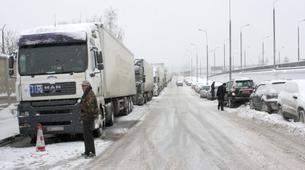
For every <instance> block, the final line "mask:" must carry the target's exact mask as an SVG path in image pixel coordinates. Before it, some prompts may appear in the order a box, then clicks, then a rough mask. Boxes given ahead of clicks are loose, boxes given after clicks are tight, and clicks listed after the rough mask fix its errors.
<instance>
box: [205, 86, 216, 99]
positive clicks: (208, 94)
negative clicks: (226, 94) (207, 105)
mask: <svg viewBox="0 0 305 170" xmlns="http://www.w3.org/2000/svg"><path fill="white" fill-rule="evenodd" d="M218 87H219V86H218V85H215V96H214V99H217V95H216V94H217V89H218ZM207 99H208V100H213V98H212V92H211V88H210V89H209V91H208V92H207Z"/></svg>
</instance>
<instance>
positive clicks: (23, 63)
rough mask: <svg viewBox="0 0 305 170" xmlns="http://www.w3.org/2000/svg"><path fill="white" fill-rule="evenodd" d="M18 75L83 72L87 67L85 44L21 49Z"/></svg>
mask: <svg viewBox="0 0 305 170" xmlns="http://www.w3.org/2000/svg"><path fill="white" fill-rule="evenodd" d="M18 63H19V66H18V67H19V73H20V75H43V74H60V73H71V72H83V71H85V69H86V66H87V46H86V44H84V43H82V44H71V45H56V46H54V45H53V46H39V47H36V46H35V47H21V48H20V49H19V62H18Z"/></svg>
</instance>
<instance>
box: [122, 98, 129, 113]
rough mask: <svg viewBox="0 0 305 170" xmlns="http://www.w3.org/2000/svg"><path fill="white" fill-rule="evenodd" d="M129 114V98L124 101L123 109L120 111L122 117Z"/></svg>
mask: <svg viewBox="0 0 305 170" xmlns="http://www.w3.org/2000/svg"><path fill="white" fill-rule="evenodd" d="M129 112H130V99H129V97H127V98H125V99H124V109H123V110H122V111H121V115H122V116H127V115H128V114H129Z"/></svg>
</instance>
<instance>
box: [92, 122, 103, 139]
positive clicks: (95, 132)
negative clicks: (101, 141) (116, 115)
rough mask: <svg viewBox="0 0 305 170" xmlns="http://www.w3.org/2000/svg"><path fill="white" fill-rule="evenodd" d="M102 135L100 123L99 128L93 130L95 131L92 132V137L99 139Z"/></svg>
mask: <svg viewBox="0 0 305 170" xmlns="http://www.w3.org/2000/svg"><path fill="white" fill-rule="evenodd" d="M102 134H103V125H102V123H101V124H100V126H99V128H97V129H95V130H94V131H93V136H94V137H100V136H102Z"/></svg>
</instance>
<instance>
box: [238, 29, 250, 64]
mask: <svg viewBox="0 0 305 170" xmlns="http://www.w3.org/2000/svg"><path fill="white" fill-rule="evenodd" d="M249 26H250V24H246V25H243V26H241V27H240V70H242V69H243V29H244V28H246V27H249Z"/></svg>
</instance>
